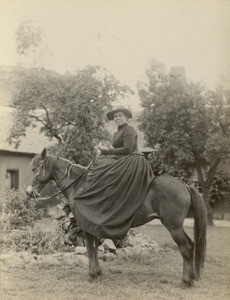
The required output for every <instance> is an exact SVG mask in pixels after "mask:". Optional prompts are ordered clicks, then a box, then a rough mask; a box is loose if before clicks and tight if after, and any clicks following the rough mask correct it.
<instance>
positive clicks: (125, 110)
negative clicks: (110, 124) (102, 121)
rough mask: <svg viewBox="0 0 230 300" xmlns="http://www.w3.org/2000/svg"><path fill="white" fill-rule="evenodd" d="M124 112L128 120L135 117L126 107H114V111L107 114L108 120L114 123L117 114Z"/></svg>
mask: <svg viewBox="0 0 230 300" xmlns="http://www.w3.org/2000/svg"><path fill="white" fill-rule="evenodd" d="M119 111H121V112H123V114H124V115H125V116H126V117H127V118H128V119H131V118H132V117H133V116H132V113H131V112H130V111H129V110H128V109H127V108H125V107H123V106H117V107H114V109H113V110H110V111H109V112H108V113H107V114H106V117H107V118H108V120H110V121H112V120H113V119H114V118H113V116H114V114H115V113H117V112H119Z"/></svg>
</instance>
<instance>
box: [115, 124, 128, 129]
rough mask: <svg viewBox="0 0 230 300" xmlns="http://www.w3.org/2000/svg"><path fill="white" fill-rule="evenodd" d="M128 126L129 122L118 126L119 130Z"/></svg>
mask: <svg viewBox="0 0 230 300" xmlns="http://www.w3.org/2000/svg"><path fill="white" fill-rule="evenodd" d="M127 126H128V124H127V123H124V124H122V125H120V126H118V127H117V128H118V130H121V129H123V128H125V127H127Z"/></svg>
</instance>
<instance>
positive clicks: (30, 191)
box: [26, 185, 40, 199]
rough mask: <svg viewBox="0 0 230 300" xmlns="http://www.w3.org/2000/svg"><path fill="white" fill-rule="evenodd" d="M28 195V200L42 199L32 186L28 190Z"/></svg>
mask: <svg viewBox="0 0 230 300" xmlns="http://www.w3.org/2000/svg"><path fill="white" fill-rule="evenodd" d="M26 195H27V196H28V199H30V198H37V197H40V194H39V193H38V192H37V191H36V190H35V189H34V188H33V187H32V186H31V185H29V186H28V188H27V189H26Z"/></svg>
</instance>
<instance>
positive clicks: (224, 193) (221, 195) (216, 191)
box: [210, 174, 230, 205]
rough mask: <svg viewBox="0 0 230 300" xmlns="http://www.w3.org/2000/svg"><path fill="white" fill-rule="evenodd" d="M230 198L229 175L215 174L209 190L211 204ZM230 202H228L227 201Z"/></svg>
mask: <svg viewBox="0 0 230 300" xmlns="http://www.w3.org/2000/svg"><path fill="white" fill-rule="evenodd" d="M229 198H230V176H228V175H224V174H216V175H215V177H214V179H213V184H212V187H211V191H210V199H211V204H212V205H215V204H216V203H218V202H220V201H221V200H224V201H225V200H228V201H230V200H229ZM229 204H230V202H229Z"/></svg>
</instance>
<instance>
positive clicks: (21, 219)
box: [0, 190, 44, 230]
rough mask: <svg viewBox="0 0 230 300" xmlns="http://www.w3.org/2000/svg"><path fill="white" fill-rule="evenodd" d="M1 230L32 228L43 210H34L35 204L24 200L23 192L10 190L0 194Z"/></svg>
mask: <svg viewBox="0 0 230 300" xmlns="http://www.w3.org/2000/svg"><path fill="white" fill-rule="evenodd" d="M0 213H1V225H0V229H1V230H13V229H25V228H27V227H34V223H35V221H37V220H39V219H41V217H42V216H43V215H44V210H43V209H37V208H36V202H35V201H33V200H29V201H28V199H27V198H26V195H25V193H24V191H21V190H17V191H14V190H10V191H6V192H4V193H2V194H1V204H0Z"/></svg>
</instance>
